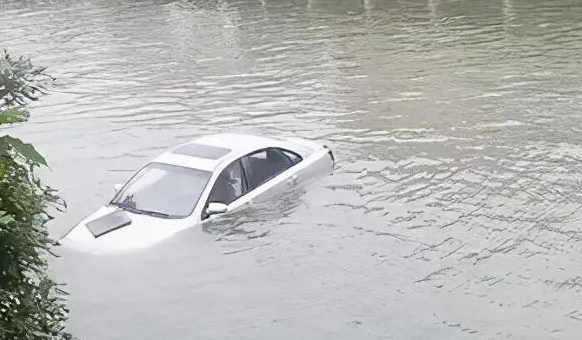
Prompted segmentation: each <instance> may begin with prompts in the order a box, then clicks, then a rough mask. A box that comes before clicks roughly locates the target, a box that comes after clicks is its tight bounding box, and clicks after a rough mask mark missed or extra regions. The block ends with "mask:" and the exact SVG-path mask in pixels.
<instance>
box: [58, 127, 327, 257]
mask: <svg viewBox="0 0 582 340" xmlns="http://www.w3.org/2000/svg"><path fill="white" fill-rule="evenodd" d="M334 163H335V159H334V155H333V153H332V151H331V150H330V149H329V148H327V147H326V146H324V145H320V144H318V143H315V142H313V141H309V140H305V139H300V138H289V139H283V138H275V137H267V136H256V135H248V134H234V133H222V134H213V135H207V136H204V137H201V138H199V139H197V140H194V141H192V142H189V143H185V144H181V145H178V146H176V147H174V148H172V149H170V150H167V151H166V152H164V153H162V154H161V155H159V156H158V157H156V158H154V159H153V160H152V161H150V162H148V163H147V164H145V165H144V166H143V167H141V168H140V169H138V170H137V171H136V172H135V173H134V174H133V175H132V176H131V177H130V178H129V179H128V180H127V182H126V183H125V184H123V185H116V186H115V190H116V193H115V195H114V196H113V198H112V199H111V200H110V201H109V202H108V203H107V204H106V205H104V206H102V207H100V208H99V209H98V210H97V211H95V212H94V213H92V214H91V215H89V216H88V217H86V218H84V219H83V220H82V221H80V222H79V223H78V224H77V225H76V226H74V227H73V228H72V229H71V230H70V231H69V232H67V234H66V235H64V236H63V238H62V239H61V244H65V245H69V246H71V247H73V248H76V249H80V250H83V251H90V252H109V251H125V250H131V249H137V248H144V247H147V246H150V245H152V244H154V243H156V242H159V241H161V240H163V239H166V238H168V237H170V236H172V235H173V234H175V233H177V232H179V231H181V230H184V229H187V228H191V227H194V226H200V225H201V224H202V223H205V222H206V221H209V220H212V219H214V218H216V217H217V216H219V215H220V214H222V213H225V212H230V211H233V210H236V209H237V208H239V207H241V206H248V205H249V204H252V202H253V200H261V201H264V200H265V199H268V198H269V197H270V196H272V195H277V194H279V193H281V192H282V191H286V190H290V189H291V188H290V186H291V187H293V186H295V185H297V184H299V183H301V182H303V181H306V180H312V179H314V178H316V177H318V176H321V175H326V174H330V173H331V172H332V171H333V167H334Z"/></svg>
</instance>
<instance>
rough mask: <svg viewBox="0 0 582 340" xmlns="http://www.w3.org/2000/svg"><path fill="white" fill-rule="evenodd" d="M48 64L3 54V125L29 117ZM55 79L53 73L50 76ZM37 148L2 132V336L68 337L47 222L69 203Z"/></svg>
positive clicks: (27, 339) (5, 339)
mask: <svg viewBox="0 0 582 340" xmlns="http://www.w3.org/2000/svg"><path fill="white" fill-rule="evenodd" d="M43 72H44V69H39V68H34V67H33V66H32V64H31V62H30V60H25V59H23V58H19V59H12V58H11V57H10V56H9V55H8V53H6V52H4V57H3V58H2V59H0V127H1V125H2V124H14V123H22V122H25V121H26V120H27V119H28V117H29V114H28V110H27V109H26V103H27V101H29V100H37V99H38V97H36V94H37V93H40V94H42V93H44V88H43V85H42V81H43V80H44V79H46V78H47V77H48V76H46V75H44V73H43ZM49 78H50V77H49ZM46 165H47V163H46V161H45V159H44V158H43V157H42V156H41V155H40V154H39V153H38V152H37V151H36V150H35V148H34V147H33V146H32V145H30V144H27V143H24V142H22V141H21V140H19V139H17V138H14V137H11V136H8V135H4V136H0V339H2V340H41V339H43V340H67V339H71V338H72V336H71V335H70V334H68V333H67V332H66V331H65V322H66V320H67V317H68V316H67V315H68V309H67V308H66V305H65V301H64V295H65V292H64V291H62V290H61V289H60V288H59V286H58V285H57V284H56V283H55V282H54V281H53V280H52V279H51V278H50V277H49V276H48V275H47V273H48V257H47V256H48V255H54V254H52V253H51V247H52V246H55V245H56V243H55V242H54V241H53V240H51V239H50V237H49V235H48V231H47V228H46V223H47V222H49V221H50V220H51V219H52V216H50V215H49V214H48V213H47V210H48V209H50V208H51V207H53V208H56V209H57V210H61V211H62V208H64V207H66V205H65V202H64V201H62V200H61V199H60V198H59V197H58V195H57V194H56V192H55V191H54V190H53V189H51V188H49V187H47V186H44V185H43V184H42V183H41V181H40V179H39V178H37V177H36V175H35V173H34V171H35V169H36V168H37V167H39V166H46Z"/></svg>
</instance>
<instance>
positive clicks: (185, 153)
mask: <svg viewBox="0 0 582 340" xmlns="http://www.w3.org/2000/svg"><path fill="white" fill-rule="evenodd" d="M266 147H281V148H285V149H289V150H291V151H294V152H297V150H294V149H295V148H296V147H297V145H295V144H294V143H292V142H290V141H287V140H284V139H278V138H273V137H267V136H259V135H250V134H242V133H218V134H210V135H206V136H202V137H200V138H197V139H194V140H192V141H189V142H187V143H183V144H180V145H178V146H176V147H173V148H171V149H169V150H167V151H165V152H164V153H162V154H161V155H159V156H158V157H156V158H155V159H154V160H153V161H154V162H159V163H166V164H172V165H179V166H184V167H188V168H194V169H200V170H206V171H214V170H215V169H216V168H217V167H218V166H219V165H220V164H221V163H223V162H228V163H230V162H232V161H233V160H235V159H237V158H239V157H242V156H244V155H246V154H248V153H251V152H253V151H255V150H258V149H262V148H266Z"/></svg>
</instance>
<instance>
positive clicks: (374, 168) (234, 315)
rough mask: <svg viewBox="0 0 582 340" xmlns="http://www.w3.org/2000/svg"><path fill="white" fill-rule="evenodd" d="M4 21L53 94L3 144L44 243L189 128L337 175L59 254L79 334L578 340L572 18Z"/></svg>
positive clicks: (49, 13) (460, 7)
mask: <svg viewBox="0 0 582 340" xmlns="http://www.w3.org/2000/svg"><path fill="white" fill-rule="evenodd" d="M0 4H1V5H0V6H1V11H0V31H1V32H2V38H0V43H1V45H2V47H6V48H8V49H9V50H10V51H11V52H12V53H14V54H25V55H28V56H31V57H32V58H33V61H34V62H35V64H37V65H43V66H47V67H48V68H49V71H50V72H51V74H53V75H54V76H56V77H57V81H56V83H55V84H54V86H53V87H52V92H51V94H50V95H48V96H45V97H43V98H42V100H41V101H40V102H38V103H37V104H35V107H34V110H33V117H32V120H31V122H29V123H27V124H24V125H22V126H19V127H17V128H15V129H14V130H13V131H14V133H16V134H18V135H20V136H21V137H22V138H25V139H26V140H28V141H30V142H33V143H34V144H35V145H36V146H37V147H38V148H39V149H40V151H42V153H43V154H44V155H45V156H46V157H47V159H48V160H49V161H50V165H51V168H52V171H50V172H47V173H46V174H45V177H44V178H45V179H46V180H47V181H48V182H49V183H50V184H51V185H52V186H54V187H56V188H58V189H59V190H60V192H61V194H62V196H63V197H64V198H65V199H66V200H67V202H68V205H69V208H68V211H67V213H66V214H64V215H60V216H59V217H58V219H57V220H56V221H55V223H53V225H52V226H51V234H53V235H55V237H58V236H60V235H62V234H63V233H64V232H65V231H66V230H67V229H68V228H70V227H71V226H72V225H73V224H74V223H75V222H77V221H78V220H80V219H81V218H82V217H84V216H86V215H87V214H88V213H90V212H91V211H92V210H93V209H94V208H96V207H97V206H98V205H99V204H101V203H103V202H104V201H105V200H106V199H107V198H109V197H110V195H111V194H112V193H113V184H114V183H118V182H120V181H122V180H124V179H125V178H127V176H129V175H130V174H131V171H133V170H134V169H135V168H136V167H138V166H139V165H141V164H142V163H143V162H144V161H146V160H148V159H149V158H151V157H153V156H155V155H156V154H158V153H159V152H161V151H163V150H164V149H165V148H168V147H170V146H173V145H176V144H178V143H181V142H185V141H187V140H190V139H192V138H195V137H197V136H199V135H201V134H206V133H212V132H219V131H230V130H237V131H257V132H264V133H276V134H278V135H284V136H299V137H305V138H310V139H314V140H318V141H322V142H325V143H327V144H328V145H330V146H331V147H333V148H334V150H335V153H336V155H337V158H338V169H337V170H336V173H335V175H334V176H332V177H329V178H326V179H324V180H322V181H320V182H317V183H314V184H312V185H310V186H308V187H307V188H304V189H302V190H299V191H298V192H294V193H288V195H287V196H288V197H281V198H280V200H279V203H278V204H276V205H275V206H272V207H270V206H263V207H262V208H257V209H255V211H246V212H244V213H241V214H240V216H233V217H232V218H230V219H228V220H227V221H225V222H224V223H221V224H220V225H218V224H217V225H214V226H211V228H209V229H205V230H201V229H192V230H189V231H187V232H184V233H183V234H181V235H179V236H178V237H176V238H173V239H171V240H168V241H167V242H164V243H163V244H161V245H160V246H159V247H156V248H155V249H152V250H151V251H148V252H141V253H136V254H132V255H125V256H105V257H92V256H87V255H83V254H78V253H72V252H67V251H66V250H65V249H62V250H60V253H61V254H62V255H63V256H62V258H60V259H59V260H58V261H57V262H56V263H55V266H54V270H55V273H56V274H55V275H57V276H58V278H59V279H60V280H61V281H64V282H66V283H67V284H68V290H69V291H70V292H71V296H70V306H71V309H72V313H71V321H70V329H71V331H72V332H73V333H75V335H76V336H78V337H80V338H81V339H85V340H116V339H134V338H135V339H144V340H145V339H167V338H171V339H176V340H178V339H192V338H196V339H236V340H243V339H300V338H301V339H317V340H324V339H334V340H338V339H350V340H351V339H358V340H359V339H398V340H404V339H411V340H413V339H414V340H419V339H431V340H435V339H442V340H450V339H470V340H473V339H479V340H481V339H504V338H512V339H543V340H546V339H578V334H579V333H580V330H582V323H581V320H582V307H580V301H582V300H581V299H582V294H581V290H582V288H581V284H582V279H581V277H580V274H579V272H578V269H577V268H578V267H579V266H580V264H581V260H580V253H581V251H582V242H581V235H580V233H581V231H580V226H579V221H580V219H581V213H580V212H579V207H580V203H579V202H580V196H581V195H582V194H580V192H581V190H580V180H579V178H580V177H579V174H580V172H581V170H582V166H581V164H582V163H581V160H582V148H581V147H580V145H581V141H582V137H581V136H582V134H581V131H582V115H581V114H580V113H579V111H580V110H579V108H580V106H581V104H582V95H581V93H582V91H581V90H582V85H581V84H582V72H581V71H580V67H579V66H580V64H581V61H582V58H581V57H580V56H581V55H582V43H581V41H582V40H581V39H582V29H581V28H582V24H581V23H580V20H579V19H580V18H581V17H582V3H578V2H575V1H566V0H553V1H548V0H491V1H479V2H477V1H444V0H442V1H439V0H428V1H421V0H400V1H395V0H393V1H388V0H386V1H381V0H364V1H356V0H341V1H337V0H333V1H332V0H309V1H308V0H303V1H300V0H298V1H291V0H262V1H258V0H257V1H251V0H245V1H242V0H241V1H234V0H220V1H219V0H216V1H191V2H186V1H178V2H172V1H162V0H154V1H137V0H133V1H130V0H118V1H112V0H84V1H81V0H79V1H72V0H70V1H42V2H41V1H35V0H32V1H16V0H4V1H2V2H0Z"/></svg>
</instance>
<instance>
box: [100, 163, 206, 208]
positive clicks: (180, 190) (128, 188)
mask: <svg viewBox="0 0 582 340" xmlns="http://www.w3.org/2000/svg"><path fill="white" fill-rule="evenodd" d="M211 176H212V173H211V172H208V171H203V170H197V169H192V168H185V167H181V166H176V165H170V164H163V163H155V162H154V163H149V164H148V165H146V166H145V167H143V168H142V169H141V170H140V171H139V172H138V173H137V174H136V175H135V176H134V177H133V178H132V179H131V180H130V181H129V182H128V183H127V184H126V185H125V186H124V187H123V188H121V190H120V191H119V192H118V193H117V194H116V195H115V196H114V197H113V199H112V200H111V202H110V204H112V205H115V206H118V207H121V208H123V209H125V210H128V211H131V212H134V213H139V214H147V215H152V216H158V217H172V218H180V217H187V216H189V215H190V214H191V213H192V211H193V210H194V208H195V207H196V204H197V203H198V200H199V199H200V195H201V194H202V191H203V190H204V188H205V187H206V184H207V183H208V180H209V179H210V177H211Z"/></svg>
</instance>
